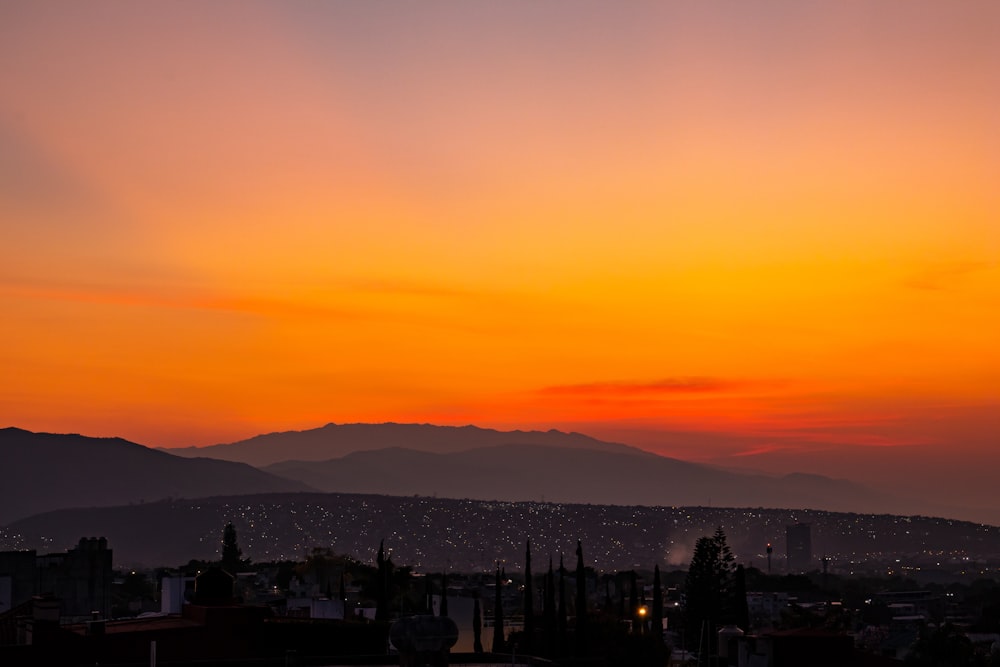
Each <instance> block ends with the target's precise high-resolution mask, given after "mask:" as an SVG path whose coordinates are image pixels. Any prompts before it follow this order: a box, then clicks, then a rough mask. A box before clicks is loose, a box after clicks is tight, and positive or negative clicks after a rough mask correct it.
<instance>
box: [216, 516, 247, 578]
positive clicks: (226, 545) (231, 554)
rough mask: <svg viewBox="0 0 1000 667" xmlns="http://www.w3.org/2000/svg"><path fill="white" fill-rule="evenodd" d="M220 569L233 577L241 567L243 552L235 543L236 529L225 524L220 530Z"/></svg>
mask: <svg viewBox="0 0 1000 667" xmlns="http://www.w3.org/2000/svg"><path fill="white" fill-rule="evenodd" d="M221 565H222V569H223V570H225V571H226V572H228V573H229V574H232V575H235V574H236V573H237V572H239V571H240V568H241V567H242V566H243V552H242V551H241V550H240V545H239V544H238V543H237V542H236V527H235V526H233V524H232V523H227V524H226V527H225V528H224V529H223V530H222V563H221Z"/></svg>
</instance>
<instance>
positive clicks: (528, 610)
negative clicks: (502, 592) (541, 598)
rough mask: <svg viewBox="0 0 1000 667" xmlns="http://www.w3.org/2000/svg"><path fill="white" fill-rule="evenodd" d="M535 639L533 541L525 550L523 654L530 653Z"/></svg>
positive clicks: (528, 543)
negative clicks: (532, 584) (532, 578)
mask: <svg viewBox="0 0 1000 667" xmlns="http://www.w3.org/2000/svg"><path fill="white" fill-rule="evenodd" d="M534 639H535V595H534V591H533V590H532V586H531V540H528V541H527V543H526V546H525V549H524V640H523V641H524V645H523V646H522V647H521V650H522V652H524V653H530V652H531V648H532V644H533V643H534Z"/></svg>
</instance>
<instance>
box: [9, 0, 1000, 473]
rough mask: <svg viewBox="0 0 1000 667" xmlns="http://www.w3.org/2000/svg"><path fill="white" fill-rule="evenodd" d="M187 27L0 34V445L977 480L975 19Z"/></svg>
mask: <svg viewBox="0 0 1000 667" xmlns="http://www.w3.org/2000/svg"><path fill="white" fill-rule="evenodd" d="M188 9H190V10H191V11H182V10H181V9H180V8H178V7H176V6H174V5H171V4H167V3H155V4H143V5H129V4H124V3H122V4H116V3H107V4H103V3H102V4H98V5H80V4H76V3H24V4H22V5H19V6H16V7H15V6H11V7H8V8H6V9H5V10H4V11H3V15H4V21H2V22H0V36H2V37H3V39H0V58H2V60H3V62H4V63H5V64H7V65H8V67H5V68H4V71H3V72H2V73H0V83H2V85H0V175H2V178H0V203H2V206H3V211H4V214H3V222H2V223H0V224H2V229H3V233H4V243H3V244H2V246H0V304H2V307H3V309H4V313H5V315H4V326H3V327H2V329H0V350H2V351H0V367H2V368H3V369H4V370H3V377H4V380H5V381H4V383H3V385H4V386H3V389H2V390H0V425H11V426H18V427H22V428H28V429H31V430H46V431H62V432H65V431H72V432H81V433H86V434H88V435H106V436H107V435H115V436H122V437H126V438H129V439H131V440H135V441H137V442H141V443H143V444H148V445H153V446H185V445H192V444H195V445H207V444H214V443H218V442H229V441H235V440H239V439H243V438H246V437H250V436H252V435H255V434H258V433H261V432H271V431H279V430H289V429H295V430H299V429H306V428H314V427H318V426H321V425H323V424H326V423H328V422H338V423H344V422H385V421H394V422H430V423H440V424H452V425H462V424H468V423H473V424H476V425H478V426H483V427H493V428H543V429H545V428H550V427H557V428H563V429H573V430H579V431H582V432H585V433H588V434H591V435H595V436H601V437H605V436H606V437H609V438H610V437H618V436H622V435H624V436H627V437H628V438H629V440H627V441H628V442H634V443H641V444H642V446H643V447H646V448H648V449H651V450H654V451H659V452H661V453H665V454H674V455H683V456H685V457H687V458H694V459H704V460H709V459H713V460H714V459H725V458H727V457H730V458H744V459H745V458H749V457H753V456H755V455H756V453H757V452H764V451H773V449H774V448H775V447H777V448H779V449H780V448H782V447H791V446H793V445H794V447H797V448H800V449H802V448H805V449H808V448H809V447H810V446H816V447H820V446H822V447H827V446H841V445H842V446H871V447H876V446H891V445H900V446H902V445H907V446H920V447H926V446H931V447H938V448H942V449H941V451H945V449H944V448H952V450H954V448H958V449H961V450H962V451H969V452H979V453H981V454H983V455H991V456H992V455H993V452H992V449H991V445H995V444H996V442H995V433H996V430H995V428H996V425H997V418H996V417H995V415H996V414H997V411H998V410H1000V394H998V392H997V387H998V386H1000V352H998V349H1000V348H998V345H997V340H1000V223H998V220H1000V189H998V188H996V183H995V182H996V175H997V174H998V173H1000V44H998V43H997V40H996V39H995V35H996V32H997V29H998V28H1000V6H998V5H997V4H996V3H990V2H969V3H963V4H962V5H961V6H954V5H949V6H943V5H941V4H939V3H930V2H918V3H914V2H907V3H896V2H887V3H880V4H879V5H878V6H867V5H853V4H831V5H809V6H806V5H802V4H801V3H785V2H770V3H764V4H763V5H757V6H754V7H750V6H735V5H734V6H727V7H726V8H725V10H724V11H723V10H721V9H720V8H719V7H718V6H716V7H714V8H709V7H706V6H702V5H698V6H693V7H684V6H675V5H667V6H662V5H657V4H637V5H630V6H628V7H622V6H620V5H618V4H616V3H573V4H572V5H569V4H561V3H556V4H551V5H549V4H546V5H537V4H533V3H505V4H504V5H502V6H494V5H492V4H487V3H463V4H461V5H453V4H438V3H433V2H425V3H419V4H418V5H400V6H395V7H393V8H392V10H391V11H389V10H386V9H385V8H384V7H383V8H382V9H381V10H380V8H379V7H376V6H372V5H370V4H368V3H360V2H359V3H338V4H336V5H326V4H308V3H302V4H296V5H293V6H283V5H281V4H278V3H256V2H254V3H239V4H236V3H226V2H221V3H210V4H208V5H203V6H200V7H198V8H197V9H196V10H194V9H192V8H188ZM194 11H197V13H194ZM677 433H691V434H699V433H702V434H716V435H718V436H720V438H722V439H720V440H718V441H712V442H711V443H709V442H707V441H702V440H693V441H692V442H697V443H700V444H692V445H684V444H683V443H681V442H680V441H679V440H678V439H677V437H676V436H675V434H677ZM615 434H617V436H616V435H615ZM723 436H731V437H732V438H733V443H727V442H725V441H724V437H723ZM618 439H619V440H622V438H621V437H618ZM810 443H811V444H810Z"/></svg>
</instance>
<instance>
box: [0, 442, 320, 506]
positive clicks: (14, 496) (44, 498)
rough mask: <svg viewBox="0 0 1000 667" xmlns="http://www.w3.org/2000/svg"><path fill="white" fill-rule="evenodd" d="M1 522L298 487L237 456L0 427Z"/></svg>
mask: <svg viewBox="0 0 1000 667" xmlns="http://www.w3.org/2000/svg"><path fill="white" fill-rule="evenodd" d="M0 469H2V470H4V472H5V475H4V482H3V484H0V524H6V523H8V522H10V521H13V520H15V519H19V518H22V517H26V516H30V515H32V514H37V513H39V512H45V511H48V510H55V509H61V508H67V507H99V506H108V505H123V504H127V503H141V502H149V501H153V500H160V499H162V498H171V497H173V498H181V497H183V498H198V497H204V496H215V495H220V494H242V493H268V492H284V491H305V490H309V487H308V486H307V485H305V484H303V483H302V482H298V481H291V480H287V479H282V478H280V477H277V476H275V475H273V474H270V473H267V472H263V471H261V470H257V469H256V468H253V467H251V466H248V465H246V464H243V463H233V462H230V461H216V460H212V459H205V458H191V459H186V458H181V457H177V456H171V455H169V454H166V453H164V452H160V451H156V450H153V449H149V448H147V447H143V446H142V445H138V444H136V443H133V442H129V441H127V440H122V439H120V438H88V437H85V436H81V435H57V434H52V433H32V432H30V431H24V430H21V429H17V428H5V429H0Z"/></svg>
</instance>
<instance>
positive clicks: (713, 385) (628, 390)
mask: <svg viewBox="0 0 1000 667" xmlns="http://www.w3.org/2000/svg"><path fill="white" fill-rule="evenodd" d="M748 384H750V383H748V382H745V381H740V380H731V379H724V378H713V377H677V378H666V379H662V380H654V381H652V382H591V383H586V384H568V385H554V386H550V387H544V388H542V389H540V390H539V393H541V394H547V395H561V396H578V397H587V396H592V397H601V396H603V397H609V398H610V397H622V398H626V397H647V396H658V395H676V394H717V393H724V392H730V391H734V390H737V389H743V388H745V387H746V386H747V385H748Z"/></svg>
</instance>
